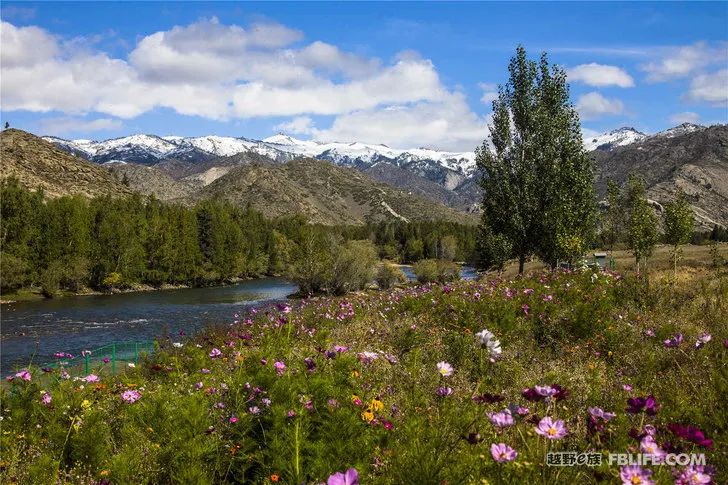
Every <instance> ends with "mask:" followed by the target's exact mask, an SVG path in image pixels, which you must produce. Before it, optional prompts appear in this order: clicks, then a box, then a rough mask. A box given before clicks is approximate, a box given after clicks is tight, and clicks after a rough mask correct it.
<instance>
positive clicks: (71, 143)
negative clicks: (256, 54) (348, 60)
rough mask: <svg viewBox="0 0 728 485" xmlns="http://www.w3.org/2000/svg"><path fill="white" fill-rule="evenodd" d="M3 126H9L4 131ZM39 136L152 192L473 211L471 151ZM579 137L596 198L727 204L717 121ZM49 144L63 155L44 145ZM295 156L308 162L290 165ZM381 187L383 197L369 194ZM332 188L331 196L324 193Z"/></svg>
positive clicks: (322, 214)
mask: <svg viewBox="0 0 728 485" xmlns="http://www.w3.org/2000/svg"><path fill="white" fill-rule="evenodd" d="M8 131H10V132H18V130H6V132H5V133H7V132H8ZM14 136H16V135H14ZM28 136H32V135H29V134H28ZM45 140H46V141H47V142H51V143H52V144H51V143H46V142H43V143H45V145H44V147H45V148H43V151H44V152H47V151H48V150H49V149H50V148H49V147H54V145H55V147H57V148H60V149H62V150H63V151H64V152H67V153H70V154H73V155H76V156H77V157H72V158H73V159H74V160H75V161H76V162H75V163H78V162H79V161H81V160H80V158H83V159H85V160H87V161H89V162H95V163H91V164H87V165H88V166H91V167H98V164H101V167H103V168H105V169H106V171H105V172H104V173H108V172H110V173H111V174H112V175H113V176H114V178H115V180H117V181H124V182H125V183H126V184H127V185H128V186H129V187H130V188H131V189H133V190H137V191H140V192H142V193H145V194H154V195H155V196H157V197H158V198H160V199H163V200H173V201H182V202H185V203H189V202H191V201H194V200H199V198H204V197H223V198H226V199H229V200H233V201H236V202H238V203H241V204H242V203H245V204H248V203H250V204H253V205H255V206H256V207H258V206H259V208H260V209H261V210H262V211H263V212H264V213H267V214H269V215H278V214H282V213H287V212H289V211H296V210H304V209H305V210H304V212H306V211H308V215H309V216H310V217H312V218H313V219H315V220H316V221H317V222H322V223H340V222H342V221H346V220H349V221H352V222H360V221H363V220H366V219H367V218H368V217H369V218H381V217H385V218H386V217H392V218H395V219H397V218H404V219H408V220H409V219H413V218H414V219H418V218H420V219H421V218H432V217H435V215H437V217H446V218H450V219H453V220H469V221H473V220H475V219H476V217H475V216H476V214H477V213H478V211H479V202H480V199H481V197H482V195H481V192H480V188H479V185H478V176H479V175H478V172H477V169H476V166H475V154H474V153H473V152H463V153H452V152H443V151H437V150H431V149H424V148H418V149H409V150H401V149H394V148H390V147H387V146H385V145H372V144H366V143H358V142H353V143H320V142H315V141H305V140H298V139H295V138H292V137H290V136H287V135H275V136H272V137H269V138H266V139H264V140H252V139H247V138H234V137H222V136H205V137H178V136H165V137H159V136H155V135H133V136H128V137H124V138H115V139H111V140H103V141H90V140H64V139H61V138H56V137H45ZM39 141H42V140H39ZM584 144H585V148H586V149H587V150H589V151H590V152H591V154H592V157H593V158H594V160H595V175H596V180H595V182H596V186H597V190H598V193H599V194H600V196H603V192H604V188H605V186H606V180H607V179H609V178H611V179H613V180H615V181H617V182H618V183H620V184H621V183H624V182H625V181H626V179H627V176H628V174H629V173H630V172H634V173H637V174H638V175H642V176H643V177H644V178H645V179H646V181H647V188H648V194H649V195H650V197H651V198H653V199H654V200H655V201H656V202H658V203H664V202H667V201H668V200H670V199H671V198H672V197H673V196H674V194H675V191H676V190H677V189H678V188H681V189H682V190H683V191H685V192H686V193H688V195H689V196H690V197H691V202H692V204H693V208H694V211H695V213H696V220H697V221H698V223H699V224H700V226H701V227H704V228H709V227H712V225H713V224H716V223H717V224H721V225H728V212H727V211H726V209H724V208H725V207H728V187H726V181H727V180H728V151H727V150H726V146H728V126H725V125H716V126H712V127H706V126H700V125H695V124H689V123H685V124H682V125H679V126H676V127H674V128H671V129H669V130H665V131H663V132H659V133H656V134H654V135H647V134H645V133H641V132H639V131H637V130H635V129H634V128H629V127H623V128H619V129H617V130H613V131H610V132H608V133H604V134H601V135H598V136H595V137H592V138H588V139H586V140H585V141H584ZM58 152H60V153H63V152H61V151H60V150H56V152H54V153H58ZM64 154H65V153H64ZM65 155H67V154H65ZM299 159H305V160H308V161H307V162H305V163H294V164H292V165H291V162H293V161H294V160H299ZM313 160H318V161H319V162H328V163H313ZM84 166H86V165H84ZM98 168H100V167H98ZM307 171H308V172H310V173H308V172H307ZM304 175H305V176H304ZM324 179H328V180H329V186H327V185H326V184H325V183H322V180H324ZM347 179H351V180H352V183H354V182H356V184H359V185H358V186H357V187H354V186H349V188H348V189H347V190H351V191H352V194H351V195H350V196H346V195H345V190H344V187H346V186H347V184H345V183H344V182H345V181H346V180H347ZM252 180H255V181H256V182H255V183H252V182H251V181H252ZM276 180H278V181H279V183H276V182H275V181H276ZM262 187H267V188H265V189H263V188H262ZM375 187H376V189H375ZM395 188H397V189H399V190H396V189H395ZM392 190H395V192H392ZM382 191H384V192H382ZM329 192H330V193H329ZM354 193H356V194H357V195H356V196H354ZM382 193H385V194H386V196H384V197H379V196H378V195H376V194H382ZM332 194H336V196H332V197H329V195H332ZM400 195H401V196H402V197H404V198H400ZM415 199H416V200H417V201H418V202H414V200H415ZM352 200H353V201H354V202H356V204H354V205H355V206H356V208H355V207H354V205H352V204H351V202H352ZM407 200H409V201H410V202H411V203H412V204H414V205H413V206H415V207H418V210H422V209H423V207H424V206H422V201H423V200H429V201H432V202H434V204H433V205H431V206H428V210H429V211H430V213H418V212H417V211H416V212H411V211H409V210H408V209H407V203H406V201H407ZM395 201H396V202H395ZM440 204H442V205H445V206H449V209H448V208H446V207H443V206H442V205H440ZM387 207H389V209H392V210H391V211H390V210H389V209H387ZM435 208H436V209H435ZM443 209H445V212H442V210H443ZM453 209H454V210H453ZM337 211H339V212H340V215H337ZM463 217H464V218H465V219H463Z"/></svg>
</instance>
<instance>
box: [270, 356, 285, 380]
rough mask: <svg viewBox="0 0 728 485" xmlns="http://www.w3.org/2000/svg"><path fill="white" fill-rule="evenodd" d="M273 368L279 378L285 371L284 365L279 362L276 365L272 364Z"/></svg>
mask: <svg viewBox="0 0 728 485" xmlns="http://www.w3.org/2000/svg"><path fill="white" fill-rule="evenodd" d="M273 367H274V368H275V370H276V372H277V373H278V375H279V376H282V375H283V373H284V372H285V371H286V364H285V363H283V362H281V361H280V360H278V361H276V363H275V364H273Z"/></svg>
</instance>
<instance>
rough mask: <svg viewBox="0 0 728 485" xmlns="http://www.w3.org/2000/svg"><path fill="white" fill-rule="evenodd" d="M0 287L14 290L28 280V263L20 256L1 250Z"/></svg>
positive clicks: (4, 289)
mask: <svg viewBox="0 0 728 485" xmlns="http://www.w3.org/2000/svg"><path fill="white" fill-rule="evenodd" d="M0 265H1V266H2V270H0V289H1V290H3V291H8V290H15V289H17V288H20V287H22V286H24V285H25V284H26V283H27V281H28V265H27V264H26V262H25V261H23V260H22V259H21V258H18V257H16V256H13V255H12V254H9V253H6V252H3V253H2V254H0Z"/></svg>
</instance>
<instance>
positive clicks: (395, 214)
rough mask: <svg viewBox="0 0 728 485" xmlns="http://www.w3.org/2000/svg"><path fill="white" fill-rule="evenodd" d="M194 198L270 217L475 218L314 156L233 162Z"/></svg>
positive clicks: (327, 220) (340, 220) (323, 220)
mask: <svg viewBox="0 0 728 485" xmlns="http://www.w3.org/2000/svg"><path fill="white" fill-rule="evenodd" d="M194 198H195V199H198V200H199V199H205V198H221V199H225V200H229V201H232V202H234V203H236V204H240V205H247V204H251V205H252V206H253V207H254V208H255V209H257V210H259V211H261V212H262V213H264V214H265V215H267V216H269V217H276V216H282V215H287V214H295V213H301V214H304V215H306V216H307V217H308V218H309V220H311V221H312V222H315V223H320V224H329V225H332V224H361V223H364V222H366V221H379V220H387V219H390V220H391V219H395V220H396V219H399V220H403V221H405V220H406V221H413V220H451V221H457V222H461V223H466V224H473V223H476V222H477V219H476V218H475V217H473V216H470V215H468V214H466V213H464V212H460V211H457V210H454V209H451V208H449V207H446V206H444V205H442V204H438V203H436V202H433V201H430V200H426V199H422V198H419V197H416V196H414V195H410V194H408V193H406V192H403V191H401V190H399V189H396V188H394V187H391V186H389V185H385V184H382V183H378V182H375V181H374V180H372V179H371V178H370V177H368V176H367V175H366V174H364V173H362V172H360V171H357V170H354V169H348V168H342V167H337V166H335V165H332V164H331V163H329V162H325V161H321V160H314V159H298V160H294V161H291V162H288V163H286V164H283V165H280V164H272V163H269V164H264V163H254V164H251V165H245V166H240V167H235V168H233V169H231V170H230V171H229V172H228V173H227V174H226V175H224V176H222V177H220V178H218V179H217V180H215V181H214V182H212V183H211V184H209V185H207V186H205V187H204V188H202V189H201V190H200V191H198V192H197V193H196V194H195V195H194Z"/></svg>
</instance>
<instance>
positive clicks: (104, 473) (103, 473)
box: [99, 470, 109, 477]
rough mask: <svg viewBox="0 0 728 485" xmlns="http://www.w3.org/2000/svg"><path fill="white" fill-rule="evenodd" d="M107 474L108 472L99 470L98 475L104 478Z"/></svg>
mask: <svg viewBox="0 0 728 485" xmlns="http://www.w3.org/2000/svg"><path fill="white" fill-rule="evenodd" d="M108 474H109V470H101V472H100V473H99V475H101V476H102V477H105V476H107V475H108Z"/></svg>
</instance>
